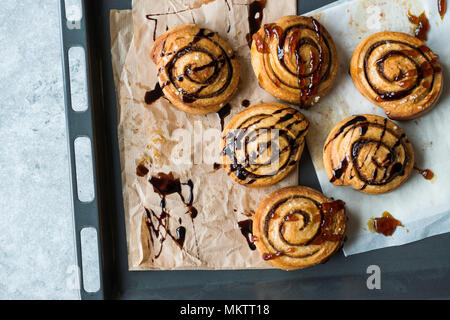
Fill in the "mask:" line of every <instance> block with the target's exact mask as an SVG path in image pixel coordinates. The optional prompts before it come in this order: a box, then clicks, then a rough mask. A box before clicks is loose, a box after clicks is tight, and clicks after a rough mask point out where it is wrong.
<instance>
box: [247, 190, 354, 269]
mask: <svg viewBox="0 0 450 320" xmlns="http://www.w3.org/2000/svg"><path fill="white" fill-rule="evenodd" d="M324 204H331V206H329V207H328V208H327V207H326V205H325V206H324ZM346 222H347V217H346V215H345V208H344V207H343V202H340V201H332V200H329V199H327V198H326V197H325V196H324V195H323V194H321V193H320V192H318V191H316V190H313V189H311V188H308V187H303V186H296V187H288V188H283V189H280V190H277V191H275V192H274V193H272V194H271V195H270V196H268V197H267V198H266V199H264V200H263V201H262V202H261V204H260V205H259V207H258V209H257V210H256V212H255V215H254V216H253V235H254V240H255V241H254V242H255V245H256V247H257V248H258V250H259V252H260V253H261V254H262V255H263V258H264V259H265V260H267V262H268V263H270V264H271V265H272V266H274V267H277V268H280V269H283V270H294V269H301V268H306V267H309V266H312V265H315V264H318V263H322V262H325V261H326V260H328V258H329V257H330V256H331V255H332V254H333V253H334V252H336V251H337V250H338V249H339V248H340V247H341V245H342V243H343V241H344V234H345V229H346Z"/></svg>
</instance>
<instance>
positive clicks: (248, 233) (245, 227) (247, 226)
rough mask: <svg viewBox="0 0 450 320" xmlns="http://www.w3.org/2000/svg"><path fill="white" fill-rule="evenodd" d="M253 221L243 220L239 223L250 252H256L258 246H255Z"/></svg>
mask: <svg viewBox="0 0 450 320" xmlns="http://www.w3.org/2000/svg"><path fill="white" fill-rule="evenodd" d="M252 226H253V220H251V219H248V220H243V221H239V222H238V227H239V229H240V230H241V233H242V235H243V236H244V238H245V240H246V241H247V244H248V247H249V248H250V250H255V249H256V246H255V244H254V241H255V239H254V238H253V227H252Z"/></svg>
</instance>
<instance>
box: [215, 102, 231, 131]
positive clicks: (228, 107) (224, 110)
mask: <svg viewBox="0 0 450 320" xmlns="http://www.w3.org/2000/svg"><path fill="white" fill-rule="evenodd" d="M230 112H231V105H230V104H229V103H227V104H226V105H225V106H224V107H223V108H222V109H220V110H219V111H218V112H217V116H218V117H219V120H220V130H221V131H223V126H224V122H225V118H226V117H228V116H229V115H230Z"/></svg>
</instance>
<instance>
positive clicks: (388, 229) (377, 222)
mask: <svg viewBox="0 0 450 320" xmlns="http://www.w3.org/2000/svg"><path fill="white" fill-rule="evenodd" d="M367 226H368V227H369V230H370V232H374V233H381V234H383V235H385V236H392V235H393V234H394V232H395V230H396V229H397V227H404V225H403V224H402V223H401V221H399V220H397V219H395V218H394V217H393V216H392V215H391V214H390V213H389V212H387V211H385V212H383V215H382V216H381V218H370V219H369V221H368V222H367Z"/></svg>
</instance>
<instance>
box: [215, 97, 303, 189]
mask: <svg viewBox="0 0 450 320" xmlns="http://www.w3.org/2000/svg"><path fill="white" fill-rule="evenodd" d="M308 127H309V122H308V120H306V118H305V117H304V116H303V114H301V113H300V112H299V111H297V110H295V109H293V108H291V107H288V106H286V105H284V104H281V103H266V104H260V105H255V106H253V107H250V108H247V109H245V110H244V111H242V112H241V113H239V114H237V115H236V116H235V117H234V118H232V119H231V120H230V122H228V124H227V125H226V127H225V128H224V131H223V133H222V162H223V167H224V168H225V170H226V171H227V172H228V175H229V176H230V177H231V178H232V179H234V180H235V181H237V182H238V183H240V184H243V185H246V186H248V187H254V188H257V187H265V186H269V185H273V184H275V183H277V182H278V181H280V180H282V179H283V178H285V177H286V176H287V175H288V174H289V173H290V172H291V171H292V170H293V169H294V168H295V166H296V164H297V162H298V161H299V159H300V156H301V154H302V152H303V148H304V146H305V136H306V134H307V133H308Z"/></svg>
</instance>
